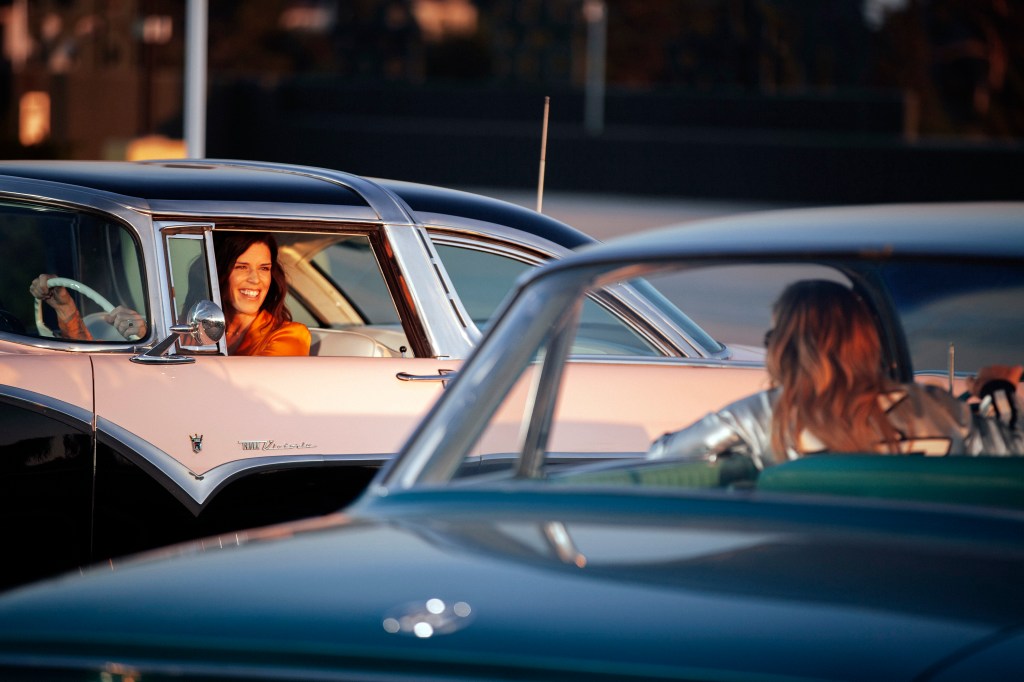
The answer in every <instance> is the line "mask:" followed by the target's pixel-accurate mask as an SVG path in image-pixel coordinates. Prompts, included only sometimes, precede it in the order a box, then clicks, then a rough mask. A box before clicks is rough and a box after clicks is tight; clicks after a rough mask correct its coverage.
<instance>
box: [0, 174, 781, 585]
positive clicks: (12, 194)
mask: <svg viewBox="0 0 1024 682" xmlns="http://www.w3.org/2000/svg"><path fill="white" fill-rule="evenodd" d="M232 230H234V231H253V230H256V231H269V232H273V233H274V235H275V236H276V240H277V242H278V244H279V245H280V260H281V262H282V264H283V266H284V269H285V271H286V273H287V275H288V278H289V282H290V287H291V296H290V297H289V300H288V305H289V308H290V310H291V312H292V314H293V315H294V318H295V319H296V320H297V321H299V322H302V323H304V324H306V325H307V326H308V327H309V328H310V331H311V334H312V347H311V352H310V357H240V356H239V357H228V354H227V352H226V346H225V341H224V340H223V339H219V340H214V339H213V338H210V337H203V336H201V335H199V334H197V333H192V332H197V331H198V330H199V329H202V328H204V327H203V325H202V324H201V323H202V322H203V321H204V320H205V319H206V316H207V315H208V314H209V313H210V312H211V311H212V313H213V314H214V317H215V316H216V313H218V312H219V311H220V306H221V299H220V292H219V290H218V287H217V286H216V285H215V283H216V282H218V273H217V272H216V261H215V258H214V253H213V236H212V235H213V233H215V232H217V233H220V232H225V231H232ZM591 242H593V239H591V238H589V237H587V236H586V235H584V234H582V233H580V232H578V231H576V230H574V229H572V228H570V227H568V226H566V225H565V224H563V223H560V222H558V221H555V220H553V219H551V218H548V217H546V216H543V215H540V214H538V213H536V212H534V211H530V210H528V209H524V208H521V207H519V206H515V205H512V204H508V203H504V202H500V201H497V200H493V199H489V198H485V197H482V196H477V195H473V194H468V193H465V192H457V191H452V190H447V189H442V188H437V187H426V186H422V185H414V184H409V183H402V182H394V181H384V180H373V179H367V178H363V177H359V176H355V175H351V174H347V173H342V172H337V171H330V170H324V169H314V168H305V167H296V166H287V165H279V164H270V163H254V162H240V161H206V160H204V161H202V162H189V161H185V162H182V161H178V162H147V163H121V162H2V163H0V258H2V268H0V419H2V423H3V424H4V427H3V429H2V430H0V453H2V454H0V467H2V469H0V471H2V474H0V486H2V488H0V490H2V496H0V518H3V520H4V522H5V529H6V532H7V533H8V537H9V538H11V537H12V536H13V543H12V544H11V545H10V546H11V547H17V548H19V549H18V550H15V551H17V552H18V553H19V556H20V558H19V560H18V561H9V562H5V566H4V569H3V570H4V572H5V573H8V574H9V575H5V576H4V578H5V582H14V581H18V580H22V579H25V578H31V577H35V576H38V575H41V574H43V573H46V572H50V571H53V570H59V569H64V568H67V567H70V566H76V565H81V564H85V563H89V562H92V561H95V560H98V559H104V558H108V557H111V556H115V555H120V554H123V553H126V552H131V551H135V550H140V549H144V548H148V547H153V546H157V545H161V544H165V543H167V542H170V541H176V540H181V539H185V538H189V537H195V536H200V535H206V534H210V533H214V532H224V531H228V530H233V529H236V528H241V527H248V526H253V525H258V524H263V523H269V522H273V521H280V520H284V519H288V518H294V517H298V516H304V515H308V514H313V513H319V512H326V511H330V510H334V509H337V508H338V507H340V506H342V505H343V504H344V503H346V502H348V501H349V500H351V499H352V498H353V497H354V496H355V495H356V494H358V493H359V492H360V491H361V490H362V489H363V488H364V486H365V484H366V482H367V481H368V480H369V478H370V477H371V476H372V475H373V474H374V473H375V472H376V470H377V468H379V466H380V465H381V464H382V463H383V462H385V461H386V460H387V459H389V458H390V457H391V456H392V455H393V453H395V452H396V451H397V450H398V449H399V448H400V447H401V445H402V443H403V441H404V439H405V438H406V436H407V435H408V434H409V432H410V431H411V430H412V427H413V426H414V425H415V424H416V423H417V421H418V420H419V419H420V417H421V416H422V415H423V414H424V413H425V412H426V411H427V409H428V407H429V406H430V405H431V404H432V403H433V402H434V400H435V399H436V398H437V396H438V395H439V394H440V392H441V391H442V390H443V385H444V383H445V381H446V380H447V379H449V378H450V375H449V373H450V372H452V371H453V370H456V369H457V368H458V367H459V365H460V363H461V361H462V360H463V359H464V358H465V357H466V356H467V354H468V353H469V352H470V350H471V349H473V347H474V345H475V344H476V341H477V340H478V338H479V337H480V335H481V330H482V329H484V328H485V327H486V326H487V324H488V321H489V320H490V318H491V316H492V314H493V313H494V312H495V310H496V309H497V308H499V305H500V303H501V301H502V300H503V299H504V298H505V296H506V294H507V293H508V292H509V291H510V290H511V289H512V288H513V284H514V282H515V280H516V278H517V277H518V276H519V275H520V274H522V273H524V272H525V271H528V270H531V269H532V268H534V267H535V266H537V265H539V264H541V263H543V262H545V261H548V260H551V259H559V258H561V257H563V256H565V255H566V254H568V253H569V252H570V251H571V250H572V249H574V248H576V247H578V246H580V245H583V244H588V243H591ZM41 273H48V274H54V275H56V276H57V277H60V278H62V280H63V283H64V284H65V285H66V286H67V287H68V288H69V291H72V292H73V295H74V296H75V297H76V301H77V305H78V306H79V309H80V310H81V312H82V314H83V316H84V318H85V320H86V323H87V325H88V326H89V328H90V330H91V332H92V335H93V337H94V339H95V340H93V341H76V340H70V339H64V338H61V336H60V333H59V331H58V325H57V321H56V319H55V318H54V317H53V315H54V311H53V310H52V309H51V308H50V307H49V306H47V305H45V304H43V305H41V306H36V305H35V299H34V297H33V296H32V295H30V293H29V285H30V283H31V282H32V280H33V279H34V278H36V277H37V276H38V275H40V274H41ZM211 283H213V284H211ZM200 300H206V301H211V302H212V303H210V304H206V305H205V307H201V308H199V309H196V308H195V303H196V302H198V301H200ZM117 305H124V306H127V307H129V308H132V309H134V310H137V311H139V312H140V314H142V315H143V316H144V317H145V320H146V323H147V328H148V329H147V332H146V335H145V336H144V337H143V338H140V339H133V340H128V339H126V338H125V337H124V336H122V335H121V334H120V333H119V332H118V331H117V330H115V329H113V328H112V327H111V326H110V325H109V324H107V323H106V322H104V321H103V319H102V315H103V311H104V310H105V309H107V308H109V307H110V306H117ZM585 320H586V325H585V326H586V329H587V332H586V334H585V335H581V336H580V338H578V339H577V341H576V348H575V354H576V356H577V359H578V360H579V363H578V364H577V365H576V366H575V370H574V371H576V372H578V374H579V376H580V378H581V383H579V384H577V385H579V386H580V387H581V389H580V390H579V392H578V393H576V394H574V395H571V396H567V397H566V398H565V400H564V403H563V409H565V410H566V411H567V412H566V413H567V414H571V413H573V412H577V413H580V414H590V415H597V416H600V415H604V414H606V413H607V412H608V409H607V408H606V407H605V405H606V401H604V400H603V396H604V393H605V392H606V391H607V390H609V387H612V386H622V385H629V384H630V383H635V382H630V381H628V380H627V379H626V377H631V376H634V375H635V376H637V377H640V376H643V377H649V378H650V379H651V380H656V379H655V377H658V376H663V375H664V373H663V372H662V370H663V369H664V367H665V366H666V364H670V365H672V366H674V367H676V368H677V369H679V370H683V371H687V372H693V373H695V381H694V382H693V384H692V385H693V386H694V388H693V390H692V391H690V392H688V393H687V395H673V399H672V400H671V401H666V400H665V399H664V398H665V395H666V393H664V392H660V393H659V392H658V391H654V392H650V393H645V394H638V395H637V396H635V399H634V400H632V401H631V403H630V409H631V410H633V411H634V412H635V413H636V414H637V415H642V422H643V423H645V424H647V428H646V429H645V430H641V431H637V430H635V429H629V430H624V431H623V432H622V433H620V434H618V435H617V436H616V437H615V438H606V439H603V440H602V444H601V447H600V448H598V449H597V452H596V453H595V448H594V446H593V444H592V443H590V442H589V441H590V440H592V437H591V435H590V434H587V433H580V434H579V438H581V439H582V441H584V442H581V443H579V447H578V448H576V449H577V450H578V451H579V452H587V453H588V454H587V457H588V458H594V457H600V456H601V455H600V452H601V451H604V452H607V453H609V456H611V455H615V456H619V455H621V454H622V453H624V452H632V453H637V454H639V453H643V452H644V451H645V449H646V447H647V444H648V442H649V441H650V439H651V438H652V437H654V436H656V435H658V434H659V433H661V432H662V431H663V430H665V429H666V428H668V427H670V426H671V425H673V424H676V423H677V422H678V421H679V419H680V418H684V419H685V418H686V417H687V415H690V416H693V417H697V416H700V415H701V414H703V412H704V411H705V410H706V409H707V405H708V404H723V403H725V402H728V401H729V400H730V399H732V398H734V397H736V396H739V395H743V394H745V393H748V392H750V391H751V390H753V389H755V388H757V387H759V386H760V385H762V383H763V378H764V376H763V371H762V369H761V366H760V362H759V360H758V357H759V356H758V353H756V352H751V351H750V350H749V349H744V348H742V347H736V348H731V347H726V346H724V345H722V344H721V343H719V342H718V341H716V340H715V339H714V338H712V337H711V336H710V335H708V334H707V333H706V332H704V331H703V330H702V329H701V328H700V327H698V326H697V325H696V324H694V323H693V322H692V321H691V320H690V319H689V318H688V317H687V316H686V315H684V314H683V313H681V312H680V311H679V310H678V309H677V308H676V307H674V306H672V305H671V304H669V303H668V302H667V301H665V300H664V299H663V298H662V297H661V296H660V295H659V294H658V293H657V292H655V291H654V290H650V289H645V288H644V287H643V286H642V285H638V286H633V285H623V286H620V287H613V288H612V289H610V290H608V292H606V293H602V294H601V295H600V296H596V297H595V298H594V299H593V300H592V301H591V302H590V303H589V304H588V308H587V310H586V312H585ZM190 323H191V324H192V326H191V327H190V326H189V324H190ZM669 374H672V373H669ZM635 385H639V384H638V383H636V384H635ZM617 390H618V389H617ZM615 410H616V413H619V412H621V407H616V408H615ZM609 416H611V415H609ZM572 450H573V448H572V447H571V446H570V447H569V448H568V450H567V454H566V455H565V456H566V457H568V458H571V457H572V452H571V451H572Z"/></svg>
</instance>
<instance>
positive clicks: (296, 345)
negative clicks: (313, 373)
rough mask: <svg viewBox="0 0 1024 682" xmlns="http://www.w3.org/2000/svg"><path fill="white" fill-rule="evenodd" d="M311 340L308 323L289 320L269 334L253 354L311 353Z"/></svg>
mask: <svg viewBox="0 0 1024 682" xmlns="http://www.w3.org/2000/svg"><path fill="white" fill-rule="evenodd" d="M311 340H312V337H311V335H310V333H309V329H308V328H307V327H306V325H304V324H299V323H298V322H289V323H288V324H284V325H281V326H280V327H278V328H277V329H275V330H274V331H272V332H271V333H270V334H268V335H267V338H266V339H264V341H263V343H261V344H260V345H259V348H257V349H256V352H255V353H252V355H309V345H310V342H311Z"/></svg>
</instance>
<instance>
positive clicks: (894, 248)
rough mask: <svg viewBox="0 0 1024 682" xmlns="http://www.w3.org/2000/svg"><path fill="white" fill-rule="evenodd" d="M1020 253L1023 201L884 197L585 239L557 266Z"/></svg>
mask: <svg viewBox="0 0 1024 682" xmlns="http://www.w3.org/2000/svg"><path fill="white" fill-rule="evenodd" d="M816 256H820V257H822V258H829V257H839V256H844V257H851V256H852V257H855V258H868V259H886V258H895V257H939V256H960V257H977V258H986V259H988V258H992V259H1009V260H1019V259H1022V258H1024V202H991V203H948V204H888V205H872V206H847V207H823V208H802V209H787V210H777V211H764V212H755V213H743V214H737V215H734V216H728V217H724V218H711V219H707V220H701V221H694V222H690V223H686V224H683V225H678V226H675V227H668V228H660V229H655V230H651V231H648V232H643V233H639V234H636V235H631V236H626V237H620V238H617V239H613V240H609V241H608V242H606V243H603V244H599V245H595V246H588V247H584V248H583V249H581V251H580V252H579V253H578V254H577V255H574V256H573V258H571V259H569V261H568V262H566V261H561V262H559V263H557V264H551V265H552V266H554V269H559V268H561V267H571V266H573V265H576V266H579V265H587V264H598V263H601V262H608V261H617V260H657V259H660V258H686V257H693V258H700V259H714V258H718V257H722V258H737V257H738V258H756V259H771V258H789V257H793V258H799V259H813V258H815V257H816Z"/></svg>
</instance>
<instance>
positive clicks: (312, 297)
mask: <svg viewBox="0 0 1024 682" xmlns="http://www.w3.org/2000/svg"><path fill="white" fill-rule="evenodd" d="M275 237H276V238H277V243H278V262H279V263H280V264H281V267H282V268H283V269H284V272H285V275H286V276H287V278H288V287H289V295H288V298H287V299H286V303H287V305H288V310H289V311H290V312H291V314H292V319H293V320H295V321H296V322H300V323H302V324H304V325H306V326H307V327H308V328H309V330H310V333H311V334H312V344H311V346H310V355H318V356H358V357H411V355H412V354H411V352H410V351H409V348H410V344H409V340H408V338H407V337H406V335H405V330H404V328H403V326H402V321H401V317H400V316H399V313H398V307H397V306H396V304H395V300H394V298H393V297H392V294H391V290H390V288H389V287H388V284H387V282H386V281H385V279H384V274H383V272H382V269H381V265H380V262H379V261H378V256H377V254H376V253H375V250H374V246H373V244H372V243H371V240H370V238H369V237H368V236H367V235H365V234H339V233H330V234H309V233H283V232H282V233H277V234H276V235H275Z"/></svg>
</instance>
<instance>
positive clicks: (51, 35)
mask: <svg viewBox="0 0 1024 682" xmlns="http://www.w3.org/2000/svg"><path fill="white" fill-rule="evenodd" d="M185 7H186V3H185V2H184V1H183V0H0V22H2V29H3V31H2V55H3V59H2V62H0V123H2V127H0V132H2V135H0V147H2V151H0V153H2V155H3V156H4V157H6V158H33V157H35V158H72V159H115V158H126V157H129V156H150V157H152V156H157V157H169V156H177V155H180V154H181V153H182V145H181V143H180V140H181V137H182V102H183V73H184V58H185V56H184V55H185ZM208 67H209V68H208V87H209V89H208V116H207V136H206V152H207V156H209V157H233V158H252V159H266V160H276V161H287V162H296V163H311V164H316V165H323V166H329V167H334V168H339V169H343V170H350V171H353V172H358V173H363V174H369V175H382V176H389V177H396V178H401V179H409V180H416V181H424V182H437V183H444V184H455V185H493V186H507V187H529V186H530V185H531V184H533V183H535V182H536V172H537V165H538V158H539V154H540V138H541V120H542V113H543V102H544V98H545V97H550V98H551V100H550V101H551V114H550V132H549V142H548V150H547V175H546V177H547V182H548V185H549V187H552V188H560V189H568V190H578V191H600V192H621V193H626V194H629V193H649V194H662V195H674V196H695V197H700V196H706V197H732V198H750V199H781V200H796V201H822V202H825V201H827V202H846V201H853V202H857V201H888V200H908V199H909V200H915V199H922V200H930V199H939V198H942V199H948V198H1015V197H1018V198H1019V195H1020V193H1021V189H1020V186H1021V185H1022V184H1024V183H1021V182H1020V180H1019V179H1018V178H1017V177H1016V176H1018V175H1019V168H1020V167H1021V158H1022V153H1024V150H1022V142H1021V139H1022V138H1024V4H1022V3H1021V2H1018V1H1017V0H210V2H209V40H208ZM144 144H148V145H151V146H149V147H146V148H145V149H144V148H143V145H144ZM152 145H157V146H156V147H153V146H152Z"/></svg>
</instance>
